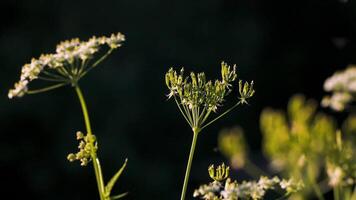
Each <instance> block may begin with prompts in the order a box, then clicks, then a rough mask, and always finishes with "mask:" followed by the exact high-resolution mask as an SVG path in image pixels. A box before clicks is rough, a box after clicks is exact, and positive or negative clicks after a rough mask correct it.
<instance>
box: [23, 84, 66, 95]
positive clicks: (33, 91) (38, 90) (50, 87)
mask: <svg viewBox="0 0 356 200" xmlns="http://www.w3.org/2000/svg"><path fill="white" fill-rule="evenodd" d="M67 84H68V83H59V84H55V85H51V86H49V87H45V88H41V89H37V90H28V91H27V92H26V93H27V94H38V93H41V92H47V91H50V90H54V89H57V88H59V87H62V86H65V85H67Z"/></svg>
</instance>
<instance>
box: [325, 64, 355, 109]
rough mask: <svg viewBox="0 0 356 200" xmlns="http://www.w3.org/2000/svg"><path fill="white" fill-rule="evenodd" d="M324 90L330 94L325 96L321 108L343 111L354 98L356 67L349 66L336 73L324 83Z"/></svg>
mask: <svg viewBox="0 0 356 200" xmlns="http://www.w3.org/2000/svg"><path fill="white" fill-rule="evenodd" d="M324 90H325V91H327V92H331V93H332V94H331V96H325V97H324V98H323V100H322V102H321V104H322V106H324V107H330V108H332V109H333V110H335V111H343V110H344V109H345V108H346V107H347V106H348V105H349V104H350V103H351V102H353V101H355V96H356V66H355V65H350V66H348V67H347V69H345V70H344V71H337V72H335V73H334V74H333V75H332V76H331V77H329V78H327V79H326V80H325V82H324Z"/></svg>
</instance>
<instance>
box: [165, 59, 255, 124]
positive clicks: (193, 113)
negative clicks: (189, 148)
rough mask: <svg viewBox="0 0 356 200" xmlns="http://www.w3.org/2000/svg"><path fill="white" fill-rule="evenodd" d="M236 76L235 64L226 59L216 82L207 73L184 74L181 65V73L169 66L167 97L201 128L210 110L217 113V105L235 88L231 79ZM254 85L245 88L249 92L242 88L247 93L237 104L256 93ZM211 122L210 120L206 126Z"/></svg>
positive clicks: (189, 121) (221, 103) (166, 79)
mask: <svg viewBox="0 0 356 200" xmlns="http://www.w3.org/2000/svg"><path fill="white" fill-rule="evenodd" d="M236 78H237V74H236V65H234V66H233V67H231V66H229V65H227V64H226V63H225V62H222V63H221V80H219V79H218V80H215V81H212V80H207V79H206V76H205V73H204V72H201V73H194V72H191V73H190V74H189V76H185V75H184V68H181V70H180V71H179V72H177V71H175V70H174V69H173V68H170V69H169V70H168V72H167V73H166V75H165V82H166V85H167V87H168V89H169V94H168V95H167V96H168V98H174V99H175V101H176V103H177V105H178V107H179V110H180V111H181V113H182V114H183V116H184V118H185V119H186V121H187V122H188V123H189V125H190V126H191V128H193V129H194V128H195V129H200V128H202V127H204V123H205V122H206V120H207V119H208V117H209V115H210V113H211V112H217V110H218V107H221V106H222V105H223V102H224V101H225V97H226V96H227V95H228V94H230V92H231V91H232V87H231V86H232V82H233V81H235V80H236ZM252 85H253V84H251V85H248V86H247V87H246V89H245V90H246V91H243V92H245V93H244V94H243V95H244V96H242V98H241V100H240V102H239V103H238V104H240V103H241V102H242V100H243V102H245V101H246V99H247V98H250V97H251V96H252V95H253V93H254V90H253V88H252ZM238 104H237V105H238ZM237 105H235V106H234V107H236V106H237ZM231 110H232V109H230V110H228V111H227V112H226V113H228V112H229V111H231ZM226 113H224V114H223V115H225V114H226ZM218 118H219V117H217V118H216V119H218ZM212 121H214V120H212ZM212 121H211V122H212ZM209 124H210V122H209V123H206V124H205V125H209Z"/></svg>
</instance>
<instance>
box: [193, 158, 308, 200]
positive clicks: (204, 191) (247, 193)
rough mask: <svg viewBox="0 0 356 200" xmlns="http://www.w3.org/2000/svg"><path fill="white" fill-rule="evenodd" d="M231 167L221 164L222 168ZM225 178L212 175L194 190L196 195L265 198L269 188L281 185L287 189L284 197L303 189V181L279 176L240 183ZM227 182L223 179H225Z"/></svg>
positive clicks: (223, 199) (217, 199)
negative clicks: (216, 178)
mask: <svg viewBox="0 0 356 200" xmlns="http://www.w3.org/2000/svg"><path fill="white" fill-rule="evenodd" d="M226 168H229V167H226V166H225V165H224V166H221V168H220V170H221V169H226ZM213 170H214V169H213V167H212V166H210V167H209V174H210V173H211V171H213ZM225 175H226V174H225ZM225 175H224V176H223V177H224V178H223V179H219V180H215V175H214V176H213V177H212V176H211V175H210V177H212V178H213V180H214V181H213V182H211V183H209V184H207V185H201V186H200V187H199V188H198V189H197V190H195V191H194V194H193V196H194V197H200V198H201V199H205V200H238V199H242V200H244V199H245V200H249V199H253V200H258V199H263V198H264V196H265V194H266V192H267V191H268V190H274V189H275V188H276V187H280V188H281V189H284V190H285V193H286V194H285V195H284V197H287V196H288V195H290V194H291V193H294V192H297V191H299V190H301V189H302V187H303V183H302V182H300V181H295V180H294V179H289V180H285V179H283V180H280V179H279V178H278V177H276V176H275V177H273V178H268V177H266V176H261V177H260V179H259V180H258V181H254V180H252V181H243V182H242V183H238V182H237V181H232V180H231V178H228V175H227V176H226V177H225ZM225 179H226V181H225V183H223V182H222V181H223V180H225Z"/></svg>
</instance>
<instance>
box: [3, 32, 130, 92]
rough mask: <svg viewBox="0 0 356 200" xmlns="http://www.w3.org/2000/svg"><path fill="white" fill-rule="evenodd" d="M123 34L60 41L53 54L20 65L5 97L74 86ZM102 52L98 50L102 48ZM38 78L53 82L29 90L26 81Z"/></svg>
mask: <svg viewBox="0 0 356 200" xmlns="http://www.w3.org/2000/svg"><path fill="white" fill-rule="evenodd" d="M123 41H125V37H124V35H123V34H121V33H117V34H112V35H111V37H100V38H96V37H95V36H94V37H92V38H90V39H89V40H88V41H80V40H79V39H78V38H75V39H71V40H66V41H63V42H60V43H59V44H58V45H57V48H56V52H55V53H53V54H42V55H41V56H40V57H39V58H37V59H36V58H33V59H32V60H31V62H30V63H28V64H25V65H24V66H23V67H22V70H21V75H20V80H19V81H18V82H17V83H15V87H14V88H13V89H10V91H9V93H8V97H9V98H10V99H11V98H13V97H22V96H23V95H25V94H31V93H38V92H44V91H48V90H51V89H55V88H58V87H61V86H64V85H67V84H72V85H75V84H77V82H78V81H79V79H81V78H82V77H83V76H84V75H85V74H86V73H87V72H88V71H89V70H91V69H92V68H94V67H96V66H97V65H98V64H99V63H100V62H101V61H103V60H104V59H105V58H106V57H107V56H108V55H109V54H110V53H111V52H112V51H113V50H114V49H116V48H118V47H120V46H121V44H122V42H123ZM105 46H106V49H107V50H106V53H101V56H99V58H97V59H96V56H98V55H99V54H100V52H101V51H100V50H102V49H105V48H104V47H105ZM36 79H40V80H44V81H49V82H52V83H55V84H54V85H51V86H49V87H45V88H42V89H39V90H33V91H31V90H29V89H28V84H29V83H30V82H32V81H33V80H36Z"/></svg>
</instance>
